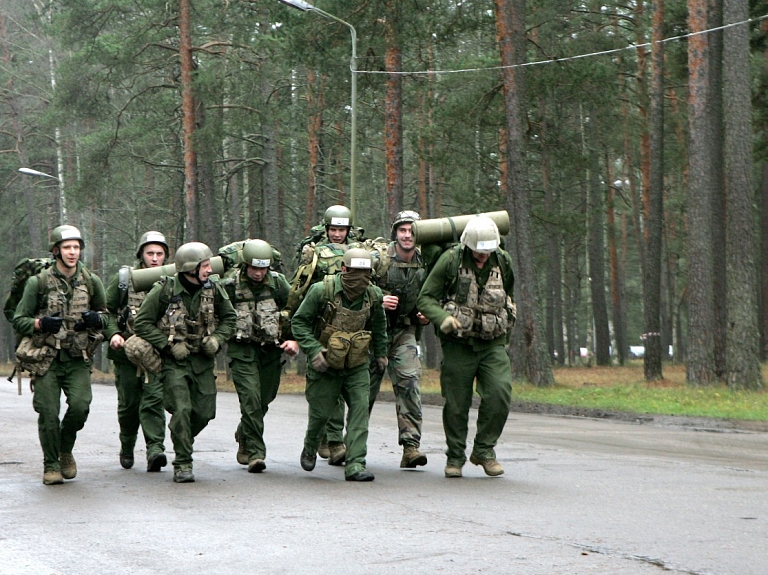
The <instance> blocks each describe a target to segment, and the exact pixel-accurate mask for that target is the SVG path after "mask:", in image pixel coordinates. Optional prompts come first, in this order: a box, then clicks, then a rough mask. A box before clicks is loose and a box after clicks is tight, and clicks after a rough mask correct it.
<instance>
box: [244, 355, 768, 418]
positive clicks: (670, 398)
mask: <svg viewBox="0 0 768 575" xmlns="http://www.w3.org/2000/svg"><path fill="white" fill-rule="evenodd" d="M663 373H664V379H663V380H661V381H657V382H652V383H646V382H645V377H644V374H643V364H642V361H637V362H632V363H631V364H630V365H627V366H624V367H563V368H557V369H555V370H554V376H555V384H554V385H553V386H552V387H548V388H541V387H536V386H534V385H530V384H528V383H523V382H514V383H513V386H512V397H513V400H515V401H525V402H532V403H544V404H552V405H559V406H569V407H578V408H588V409H601V410H606V411H625V412H631V413H641V414H655V415H683V416H689V417H716V418H724V419H743V420H753V421H768V392H766V391H765V389H763V390H761V391H733V390H731V389H729V388H728V387H727V386H726V385H725V384H718V385H714V386H711V387H690V386H688V385H686V383H685V366H684V365H675V364H665V365H664V368H663ZM763 380H764V381H765V382H766V383H768V364H766V365H764V366H763ZM230 385H231V383H230ZM391 389H392V388H391V384H390V383H389V381H388V379H385V381H384V382H383V383H382V390H383V391H390V390H391ZM280 392H281V393H303V392H304V378H303V377H302V376H299V375H297V374H296V373H295V371H294V372H289V373H286V374H284V375H283V378H282V380H281V383H280ZM421 392H422V395H426V394H436V395H439V394H440V372H439V371H437V370H433V369H424V371H423V374H422V380H421Z"/></svg>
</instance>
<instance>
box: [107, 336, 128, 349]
mask: <svg viewBox="0 0 768 575" xmlns="http://www.w3.org/2000/svg"><path fill="white" fill-rule="evenodd" d="M124 346H125V339H124V338H123V336H122V335H120V334H119V333H116V334H115V335H113V336H112V338H111V339H110V340H109V347H111V348H112V349H122V348H123V347H124Z"/></svg>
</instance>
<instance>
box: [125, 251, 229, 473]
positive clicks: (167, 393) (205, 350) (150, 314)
mask: <svg viewBox="0 0 768 575" xmlns="http://www.w3.org/2000/svg"><path fill="white" fill-rule="evenodd" d="M211 257H213V254H212V253H211V249H210V248H209V247H208V246H207V245H205V244H203V243H200V242H190V243H187V244H184V245H182V246H181V247H180V248H179V249H178V250H176V258H175V260H176V261H175V264H176V274H175V275H173V276H171V277H166V278H163V279H162V280H160V281H159V282H157V283H156V284H155V285H154V287H153V288H152V290H151V291H150V292H149V293H148V294H147V297H146V298H145V299H144V302H143V303H142V304H141V307H140V308H139V313H138V315H137V316H136V320H135V321H134V324H133V325H134V331H135V332H136V335H138V336H139V337H141V338H143V339H145V340H146V341H148V342H149V343H151V344H152V345H153V346H155V348H156V349H158V350H159V351H160V354H161V356H162V358H163V367H162V376H161V377H162V379H163V402H164V404H165V409H166V410H168V412H169V413H170V414H171V421H170V424H169V425H168V428H169V429H170V431H171V440H172V441H173V449H174V451H175V452H176V457H175V459H174V461H173V481H174V482H176V483H191V482H193V481H194V480H195V476H194V474H193V472H192V444H193V443H194V440H195V437H197V435H198V434H199V433H200V432H201V431H202V430H203V429H205V426H206V425H208V422H209V421H210V420H211V419H213V418H214V417H215V416H216V375H215V374H214V372H213V368H214V357H215V356H216V353H217V352H218V351H219V348H221V346H222V345H223V344H225V343H226V342H227V341H228V340H229V338H230V337H231V336H232V334H233V333H234V331H235V318H236V314H235V310H234V308H233V307H232V303H231V302H230V301H229V297H228V296H227V293H226V292H225V291H224V289H223V288H222V287H221V285H219V281H218V276H215V275H213V270H212V269H211Z"/></svg>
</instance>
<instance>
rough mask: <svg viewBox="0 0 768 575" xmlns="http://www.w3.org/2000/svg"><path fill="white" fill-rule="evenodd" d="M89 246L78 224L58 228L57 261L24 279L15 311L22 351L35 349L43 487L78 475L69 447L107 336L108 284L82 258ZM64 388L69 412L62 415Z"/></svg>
mask: <svg viewBox="0 0 768 575" xmlns="http://www.w3.org/2000/svg"><path fill="white" fill-rule="evenodd" d="M84 247H85V242H84V241H83V236H82V234H81V233H80V230H79V229H77V228H76V227H74V226H70V225H62V226H58V227H57V228H55V229H54V230H53V231H52V232H51V235H50V242H49V248H50V250H51V253H52V254H53V257H54V258H55V263H54V265H52V266H51V267H49V268H47V269H44V270H43V271H41V272H40V273H39V274H37V275H36V276H34V277H31V278H30V279H29V280H28V281H27V283H26V284H25V286H24V293H23V295H22V297H21V300H20V301H19V304H18V306H17V307H16V312H15V314H14V317H13V328H14V331H15V332H16V333H18V334H19V335H21V336H23V337H22V341H21V342H20V344H19V348H18V349H17V356H19V357H21V356H20V355H19V353H20V351H22V350H23V349H34V351H35V353H34V354H33V357H31V358H27V362H28V363H27V365H28V366H29V367H30V368H31V369H32V370H33V373H34V389H35V395H34V399H33V402H32V405H33V407H34V408H35V411H36V412H37V413H38V414H39V417H38V424H37V425H38V432H39V436H40V443H41V446H42V448H43V483H44V484H45V485H55V484H58V483H62V482H63V481H64V479H73V478H74V477H75V476H76V475H77V464H76V462H75V458H74V456H73V455H72V450H73V448H74V446H75V440H76V438H77V432H78V431H80V429H82V428H83V426H84V425H85V421H86V419H87V418H88V410H89V406H90V403H91V359H92V357H93V354H94V353H95V352H96V349H97V348H98V347H99V345H100V344H101V342H102V340H103V339H104V336H103V334H102V329H103V328H104V327H105V325H106V317H105V315H102V312H104V311H106V300H105V294H104V286H103V284H102V283H101V279H99V277H98V276H97V275H95V274H93V273H92V272H90V271H89V270H88V269H87V268H86V267H85V266H84V265H83V264H82V262H81V261H80V255H81V251H82V250H83V248H84ZM22 353H23V352H22ZM62 391H63V392H64V395H65V396H66V398H67V411H66V413H65V414H64V417H63V418H62V419H61V420H59V407H60V403H61V393H62Z"/></svg>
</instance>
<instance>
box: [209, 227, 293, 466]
mask: <svg viewBox="0 0 768 575" xmlns="http://www.w3.org/2000/svg"><path fill="white" fill-rule="evenodd" d="M273 257H274V250H273V248H272V246H271V245H269V244H268V243H267V242H265V241H264V240H247V241H246V242H244V243H243V248H242V259H243V263H241V264H240V265H239V266H238V267H236V268H233V269H232V270H230V271H229V272H228V273H227V275H226V276H225V279H224V280H223V282H222V284H223V285H224V287H225V289H226V290H227V294H228V295H229V298H230V300H231V301H232V303H233V305H234V307H235V312H236V313H237V325H236V329H235V332H234V335H233V337H232V338H230V340H229V344H228V346H227V355H228V356H229V358H230V364H229V365H230V368H231V370H232V379H233V381H234V383H235V390H236V391H237V397H238V400H239V401H240V414H241V417H240V422H239V424H238V426H237V430H236V431H235V441H237V443H238V450H237V462H238V463H240V464H241V465H247V466H248V471H249V472H250V473H261V472H262V471H264V469H266V467H267V465H266V462H265V459H266V455H267V448H266V445H265V444H264V415H265V414H266V412H267V409H268V408H269V404H270V403H271V402H272V401H273V400H274V399H275V397H276V396H277V390H278V388H279V386H280V375H281V368H282V363H281V362H280V358H281V356H282V354H283V352H285V353H287V354H288V355H296V353H298V351H299V346H298V344H297V343H296V342H295V341H294V340H293V338H292V337H291V336H290V327H289V325H287V322H284V321H282V320H283V319H284V318H285V317H286V316H287V311H286V310H285V309H284V308H285V306H286V304H287V301H288V292H289V291H290V286H289V285H288V281H287V280H286V279H285V276H284V275H283V274H281V273H278V272H275V271H272V270H271V269H270V266H271V264H272V260H273Z"/></svg>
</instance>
